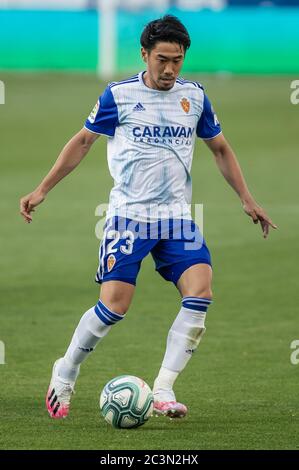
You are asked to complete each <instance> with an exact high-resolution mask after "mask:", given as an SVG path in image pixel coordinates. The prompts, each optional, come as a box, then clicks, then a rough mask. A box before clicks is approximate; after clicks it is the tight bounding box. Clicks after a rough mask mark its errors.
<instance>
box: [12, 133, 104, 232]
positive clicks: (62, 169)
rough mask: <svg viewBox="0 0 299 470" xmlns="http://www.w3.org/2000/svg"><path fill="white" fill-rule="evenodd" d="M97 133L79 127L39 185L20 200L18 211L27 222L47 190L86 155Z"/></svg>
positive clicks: (97, 135) (30, 219)
mask: <svg viewBox="0 0 299 470" xmlns="http://www.w3.org/2000/svg"><path fill="white" fill-rule="evenodd" d="M98 137H99V134H94V133H92V132H89V131H88V130H87V129H85V128H83V129H81V130H80V131H79V132H78V133H77V134H76V135H74V137H73V138H72V139H71V140H70V141H69V142H68V143H67V144H66V145H65V147H64V148H63V150H62V151H61V153H60V155H59V157H58V158H57V160H56V162H55V164H54V165H53V167H52V168H51V170H50V171H49V173H48V174H47V176H46V177H45V178H44V179H43V180H42V182H41V183H40V184H39V186H38V187H37V188H36V189H35V190H34V191H33V192H32V193H30V194H27V195H26V196H24V197H22V198H21V200H20V213H21V215H22V216H23V217H24V220H25V221H26V222H28V223H30V222H31V221H32V216H31V212H34V208H35V207H36V206H38V205H39V204H40V203H41V202H43V200H44V199H45V197H46V195H47V194H48V192H49V191H50V190H51V189H52V188H53V187H54V186H55V185H56V184H57V183H58V182H59V181H60V180H62V179H63V178H64V177H65V176H67V175H68V174H69V173H71V172H72V171H73V170H74V169H75V168H76V167H77V166H78V165H79V163H80V162H81V160H83V158H84V157H85V155H87V153H88V151H89V149H90V147H91V146H92V144H93V143H94V142H95V141H96V139H97V138H98Z"/></svg>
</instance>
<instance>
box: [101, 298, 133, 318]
mask: <svg viewBox="0 0 299 470" xmlns="http://www.w3.org/2000/svg"><path fill="white" fill-rule="evenodd" d="M101 300H102V301H103V299H101ZM104 304H105V305H106V307H107V308H109V310H112V312H115V313H117V314H118V315H125V314H126V313H127V311H128V308H129V303H128V302H127V301H126V300H125V299H116V298H110V299H105V302H104Z"/></svg>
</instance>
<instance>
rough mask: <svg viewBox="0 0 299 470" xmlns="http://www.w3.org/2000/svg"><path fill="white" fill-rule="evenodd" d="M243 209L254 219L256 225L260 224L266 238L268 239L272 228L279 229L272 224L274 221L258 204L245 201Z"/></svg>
mask: <svg viewBox="0 0 299 470" xmlns="http://www.w3.org/2000/svg"><path fill="white" fill-rule="evenodd" d="M243 209H244V211H245V212H246V214H247V215H249V217H251V218H252V221H253V223H254V224H258V223H259V222H260V224H261V227H262V230H263V236H264V238H267V236H268V234H269V229H270V227H272V228H275V229H276V228H277V225H275V224H274V223H273V222H272V220H271V219H270V218H269V217H268V216H267V214H266V212H265V211H264V209H262V207H259V206H258V205H257V204H256V202H254V201H243Z"/></svg>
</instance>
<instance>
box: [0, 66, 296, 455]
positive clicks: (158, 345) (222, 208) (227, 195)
mask: <svg viewBox="0 0 299 470" xmlns="http://www.w3.org/2000/svg"><path fill="white" fill-rule="evenodd" d="M0 78H1V80H3V81H4V82H5V85H6V104H5V105H1V106H0V127H1V161H0V164H1V198H0V207H1V228H0V230H1V245H0V249H1V266H2V267H1V271H0V289H1V295H0V302H1V317H0V340H1V341H3V342H4V343H5V347H6V357H5V361H6V364H5V365H0V382H1V388H0V404H1V418H0V429H1V432H0V448H1V449H108V450H109V449H164V450H166V449H295V448H298V447H299V444H298V442H299V432H298V417H299V411H298V377H299V365H298V366H295V365H292V364H291V362H290V354H291V352H292V351H291V349H290V344H291V342H292V341H293V340H294V339H299V330H298V315H297V313H296V312H297V311H298V298H299V295H298V278H297V275H298V262H297V260H298V229H299V206H298V173H299V159H298V117H299V106H293V105H291V103H290V98H289V96H290V82H291V80H292V79H294V78H296V77H283V78H271V77H259V78H257V77H231V78H230V77H226V78H225V77H222V78H217V77H209V76H208V77H194V78H196V79H198V80H200V81H202V82H203V84H204V85H205V86H206V89H207V93H208V95H209V97H210V98H211V101H212V102H213V104H214V107H215V109H216V111H217V113H218V117H219V119H220V121H221V122H222V125H223V130H224V133H225V135H226V137H227V138H228V140H229V141H230V143H231V144H232V146H233V148H234V149H235V151H236V153H237V155H238V158H239V160H240V163H241V166H242V168H243V171H244V174H245V176H246V179H247V181H248V184H249V187H250V189H251V191H252V192H253V194H254V196H255V197H256V199H257V201H258V202H259V203H260V204H261V205H262V206H263V207H264V208H265V209H266V210H267V211H268V213H269V215H270V216H271V217H272V218H273V220H274V221H275V222H276V223H277V224H278V226H279V230H277V231H276V232H273V231H272V232H271V234H270V237H269V239H268V240H266V241H265V240H264V239H263V238H262V234H261V230H260V228H257V227H256V226H255V225H254V224H252V222H251V221H250V219H249V218H248V217H247V216H246V215H245V214H243V212H242V209H241V206H240V203H239V200H238V198H237V197H236V195H235V194H234V192H233V191H232V190H231V189H230V188H229V186H228V185H227V183H226V182H225V181H224V179H223V177H222V176H221V175H220V173H219V172H218V170H217V168H216V165H215V163H214V161H213V156H212V154H211V153H210V152H209V150H208V148H207V147H206V146H205V145H204V144H203V143H201V142H198V143H197V145H196V149H195V154H194V163H193V172H192V174H193V186H194V189H193V201H194V202H202V203H203V204H204V234H205V237H206V239H207V242H208V245H209V247H210V249H211V252H212V259H213V266H214V284H213V288H214V304H213V306H212V307H211V308H210V310H209V313H208V320H207V332H206V335H205V337H204V340H203V342H202V343H201V345H200V347H199V349H198V351H197V353H196V355H195V356H194V357H193V359H192V361H190V363H189V365H188V367H187V368H186V370H185V372H184V373H183V374H182V375H181V377H180V378H179V379H178V381H177V384H176V394H177V398H178V399H179V400H181V401H183V402H184V403H186V405H187V406H188V407H189V410H190V411H189V414H188V416H187V417H186V419H184V420H181V421H174V420H173V421H170V420H168V419H163V418H152V419H151V420H150V421H149V422H148V423H147V424H146V425H145V426H143V427H141V428H139V429H136V430H131V431H126V430H115V429H112V428H110V427H109V426H108V425H107V424H106V423H105V422H104V420H103V418H102V417H101V416H100V413H99V407H98V397H99V394H100V391H101V389H102V387H103V386H104V385H105V383H106V382H107V381H108V380H110V379H111V378H113V377H115V376H117V375H120V374H124V373H127V374H133V375H137V376H141V377H142V378H144V380H146V381H147V382H148V383H149V384H150V385H152V383H153V380H154V378H155V375H156V373H157V370H158V369H159V367H160V364H161V360H162V357H163V353H164V347H165V341H166V335H167V332H168V328H169V326H170V324H171V323H172V321H173V319H174V317H175V316H176V314H177V312H178V309H179V295H178V293H177V291H176V289H175V288H174V286H172V285H171V284H170V283H166V282H165V281H164V280H162V279H161V278H160V277H159V275H158V274H157V273H155V271H154V269H153V261H152V259H151V258H150V257H149V258H147V259H146V260H145V261H144V262H143V264H142V269H141V272H140V275H139V278H138V282H137V289H136V295H135V297H134V301H133V304H132V306H131V308H130V310H129V312H128V314H127V318H126V319H125V321H123V322H121V324H119V325H117V326H116V327H115V328H114V329H113V331H111V333H110V334H109V336H108V337H107V338H106V339H105V340H104V341H103V343H101V344H100V345H99V346H98V347H97V350H96V352H95V353H94V354H93V355H92V357H90V358H89V360H88V361H87V362H86V363H85V364H84V365H83V366H82V369H81V375H80V378H79V380H78V382H77V386H76V391H77V393H76V395H75V396H74V398H73V401H72V407H71V413H70V416H69V418H68V419H67V420H65V421H58V422H57V421H52V420H51V419H50V418H49V417H48V415H47V412H46V410H45V406H44V397H45V393H46V390H47V387H48V383H49V379H50V374H51V368H52V364H53V361H54V360H55V359H56V358H57V357H59V356H61V355H63V353H64V351H65V349H66V346H67V345H68V343H69V340H70V337H71V335H72V332H73V330H74V328H75V326H76V324H77V322H78V320H79V318H80V317H81V315H82V314H83V312H84V311H86V310H87V308H89V307H91V306H92V305H94V304H95V303H96V301H97V297H98V286H97V284H95V283H94V273H95V270H96V268H97V257H98V243H99V242H98V240H97V239H96V237H95V234H94V228H95V224H96V222H97V220H98V218H97V217H95V213H94V212H95V208H96V206H97V205H98V204H99V203H101V202H105V201H107V200H108V194H109V189H110V188H111V185H112V180H111V178H110V176H109V173H108V169H107V164H106V139H105V137H102V138H100V139H99V141H98V142H97V143H96V144H95V146H94V147H93V149H92V150H91V152H90V154H89V155H88V156H87V157H86V159H85V160H84V161H83V162H82V164H81V165H80V166H79V168H78V169H77V170H76V171H75V172H74V173H73V174H72V175H70V176H69V177H68V178H67V179H65V180H64V181H63V182H62V183H60V184H59V185H58V186H57V187H56V188H55V189H54V190H53V191H52V192H51V193H50V194H49V196H48V198H47V200H46V201H45V202H44V203H43V205H42V206H40V207H39V208H38V210H37V211H36V212H35V215H34V222H33V223H32V224H31V225H29V226H28V225H26V224H25V223H24V222H23V221H22V220H21V217H20V216H19V214H18V204H19V197H20V196H22V195H24V194H26V193H28V192H30V191H31V190H33V189H34V188H35V186H36V185H37V184H38V183H39V182H40V180H41V178H42V177H43V176H44V175H45V174H46V173H47V171H48V170H49V168H50V166H51V164H52V163H53V162H54V160H55V159H56V157H57V155H58V153H59V151H60V150H61V148H62V146H63V145H64V144H65V143H66V141H67V140H68V139H69V138H70V137H71V136H72V135H73V134H74V133H75V132H76V131H78V130H79V129H80V128H81V126H82V125H83V123H84V121H85V118H86V116H87V115H88V114H89V112H90V110H91V109H92V108H93V106H94V103H95V101H96V98H97V96H98V94H100V92H101V91H102V90H103V87H104V84H103V83H99V82H98V80H97V79H96V78H94V77H91V76H88V75H86V76H74V75H30V74H28V75H13V74H7V75H3V74H2V76H1V77H0Z"/></svg>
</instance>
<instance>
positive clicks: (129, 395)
mask: <svg viewBox="0 0 299 470" xmlns="http://www.w3.org/2000/svg"><path fill="white" fill-rule="evenodd" d="M153 402H154V398H153V393H152V391H151V389H150V387H149V386H148V385H147V383H145V382H144V381H143V380H142V379H140V378H139V377H135V376H133V375H120V376H119V377H115V378H114V379H112V380H110V382H108V383H107V384H106V385H105V387H104V388H103V391H102V393H101V396H100V409H101V411H102V415H103V416H104V418H105V420H106V421H107V423H109V424H111V425H112V426H113V427H114V428H136V427H137V426H141V425H142V424H144V423H146V421H147V420H148V419H149V418H150V417H151V415H152V413H153Z"/></svg>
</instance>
